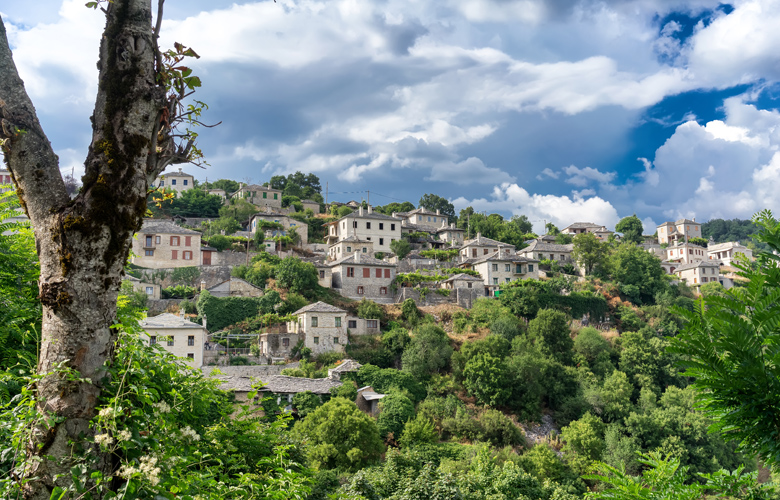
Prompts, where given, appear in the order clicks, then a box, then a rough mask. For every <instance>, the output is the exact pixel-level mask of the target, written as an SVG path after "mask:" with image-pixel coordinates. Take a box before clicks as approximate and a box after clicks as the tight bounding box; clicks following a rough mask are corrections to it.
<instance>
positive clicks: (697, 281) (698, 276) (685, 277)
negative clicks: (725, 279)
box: [674, 260, 720, 287]
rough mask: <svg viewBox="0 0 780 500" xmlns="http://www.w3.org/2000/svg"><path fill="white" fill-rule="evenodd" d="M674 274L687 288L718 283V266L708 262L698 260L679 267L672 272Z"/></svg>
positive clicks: (715, 263)
mask: <svg viewBox="0 0 780 500" xmlns="http://www.w3.org/2000/svg"><path fill="white" fill-rule="evenodd" d="M674 274H676V275H677V277H679V278H680V280H681V281H685V282H686V283H687V284H688V285H689V286H694V287H698V286H700V285H703V284H705V283H711V282H720V279H719V276H720V265H719V264H718V263H717V262H712V261H709V260H699V261H695V262H691V263H689V264H683V265H681V266H680V267H678V268H677V269H675V270H674Z"/></svg>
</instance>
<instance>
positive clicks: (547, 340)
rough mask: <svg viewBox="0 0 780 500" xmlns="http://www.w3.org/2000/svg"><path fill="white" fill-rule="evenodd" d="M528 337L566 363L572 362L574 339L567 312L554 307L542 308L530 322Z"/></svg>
mask: <svg viewBox="0 0 780 500" xmlns="http://www.w3.org/2000/svg"><path fill="white" fill-rule="evenodd" d="M528 338H530V339H531V340H534V341H535V342H536V344H537V345H539V347H540V349H541V351H542V352H543V353H545V354H546V355H548V356H551V357H552V358H554V359H555V360H557V361H560V362H561V363H564V364H569V363H571V356H572V349H573V348H574V341H573V340H572V339H571V330H570V329H569V320H568V318H567V317H566V314H564V313H562V312H561V311H556V310H554V309H542V310H541V311H539V314H537V315H536V318H534V319H532V320H531V321H530V322H529V323H528Z"/></svg>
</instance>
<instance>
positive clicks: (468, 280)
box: [440, 273, 483, 290]
mask: <svg viewBox="0 0 780 500" xmlns="http://www.w3.org/2000/svg"><path fill="white" fill-rule="evenodd" d="M482 283H483V281H482V278H480V277H478V276H472V275H470V274H465V273H460V274H456V275H454V276H450V277H449V278H447V279H446V280H444V281H442V282H441V284H440V287H441V288H445V289H447V290H455V289H457V288H466V289H469V290H470V289H474V288H480V287H481V286H482Z"/></svg>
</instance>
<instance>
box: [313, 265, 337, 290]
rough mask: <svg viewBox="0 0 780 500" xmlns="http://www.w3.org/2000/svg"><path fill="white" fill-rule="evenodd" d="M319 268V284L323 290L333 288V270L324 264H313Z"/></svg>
mask: <svg viewBox="0 0 780 500" xmlns="http://www.w3.org/2000/svg"><path fill="white" fill-rule="evenodd" d="M312 264H314V267H316V268H317V284H318V285H320V286H321V287H323V288H331V287H332V286H333V270H332V269H331V268H330V266H328V265H327V264H324V263H322V262H312Z"/></svg>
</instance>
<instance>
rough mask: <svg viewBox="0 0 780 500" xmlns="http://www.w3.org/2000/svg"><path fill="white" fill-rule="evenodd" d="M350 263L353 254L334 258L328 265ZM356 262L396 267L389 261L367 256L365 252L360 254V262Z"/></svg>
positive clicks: (353, 258)
mask: <svg viewBox="0 0 780 500" xmlns="http://www.w3.org/2000/svg"><path fill="white" fill-rule="evenodd" d="M351 263H355V254H349V255H347V256H346V257H342V258H340V259H338V260H334V261H333V262H331V263H330V267H333V266H338V265H341V264H351ZM357 264H360V265H367V266H387V267H396V266H395V264H390V263H389V262H385V261H383V260H379V259H375V258H374V257H369V256H368V255H365V254H361V255H360V262H357Z"/></svg>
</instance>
